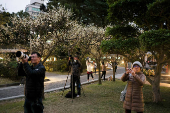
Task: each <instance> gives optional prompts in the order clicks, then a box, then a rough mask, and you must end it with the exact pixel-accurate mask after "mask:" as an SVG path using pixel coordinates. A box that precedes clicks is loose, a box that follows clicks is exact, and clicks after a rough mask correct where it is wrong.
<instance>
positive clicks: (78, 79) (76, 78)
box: [70, 75, 81, 95]
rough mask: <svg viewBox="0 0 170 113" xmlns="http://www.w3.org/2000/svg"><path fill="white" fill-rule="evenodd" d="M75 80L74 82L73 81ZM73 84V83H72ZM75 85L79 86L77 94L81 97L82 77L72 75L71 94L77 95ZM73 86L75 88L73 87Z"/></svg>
mask: <svg viewBox="0 0 170 113" xmlns="http://www.w3.org/2000/svg"><path fill="white" fill-rule="evenodd" d="M72 79H73V80H72ZM72 82H73V83H72ZM75 83H76V84H77V94H78V95H81V83H80V77H79V76H74V75H71V81H70V87H71V93H72V91H73V95H75ZM72 84H73V87H72Z"/></svg>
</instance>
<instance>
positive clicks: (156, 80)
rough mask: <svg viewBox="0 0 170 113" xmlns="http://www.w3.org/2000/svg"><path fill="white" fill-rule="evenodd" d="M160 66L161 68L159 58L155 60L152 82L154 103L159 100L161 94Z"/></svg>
mask: <svg viewBox="0 0 170 113" xmlns="http://www.w3.org/2000/svg"><path fill="white" fill-rule="evenodd" d="M159 59H160V58H159ZM161 68H162V65H161V64H160V60H159V61H158V62H157V67H156V73H155V77H154V82H153V85H152V91H153V101H154V102H156V103H158V102H159V101H161V95H160V77H161Z"/></svg>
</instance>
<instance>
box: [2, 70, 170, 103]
mask: <svg viewBox="0 0 170 113" xmlns="http://www.w3.org/2000/svg"><path fill="white" fill-rule="evenodd" d="M124 72H125V69H124V67H118V69H117V72H116V76H115V77H116V78H117V79H120V78H121V76H122V74H123V73H124ZM93 76H94V79H95V81H97V80H98V73H96V74H95V73H93ZM109 76H113V70H108V71H107V72H106V78H108V77H109ZM46 77H47V78H48V79H50V81H47V82H45V83H44V85H45V92H50V91H55V90H57V89H63V87H64V85H65V81H66V79H67V75H57V74H55V73H51V72H46ZM80 80H81V83H82V84H84V83H87V75H86V74H83V75H82V76H81V79H80ZM91 80H92V79H91V77H90V81H91ZM146 84H149V83H148V82H146ZM66 85H67V87H69V85H70V76H69V77H68V80H67V84H66ZM160 86H165V87H170V84H166V83H160ZM18 97H24V85H21V86H10V87H3V88H0V101H1V100H8V99H14V98H18Z"/></svg>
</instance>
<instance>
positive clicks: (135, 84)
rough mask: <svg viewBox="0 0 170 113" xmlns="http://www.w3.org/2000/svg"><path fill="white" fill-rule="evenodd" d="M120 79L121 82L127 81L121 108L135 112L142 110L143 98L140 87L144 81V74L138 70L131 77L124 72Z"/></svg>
mask: <svg viewBox="0 0 170 113" xmlns="http://www.w3.org/2000/svg"><path fill="white" fill-rule="evenodd" d="M121 80H122V81H123V82H125V81H127V82H128V86H127V92H126V97H125V101H124V103H123V108H124V109H129V110H132V111H136V112H143V111H144V100H143V92H142V87H143V85H144V83H145V81H146V77H145V75H144V74H143V73H142V72H140V73H137V74H136V76H135V77H133V76H132V75H131V76H130V77H129V75H127V74H125V73H124V74H123V76H122V77H121Z"/></svg>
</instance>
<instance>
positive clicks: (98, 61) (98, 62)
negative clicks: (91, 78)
mask: <svg viewBox="0 0 170 113" xmlns="http://www.w3.org/2000/svg"><path fill="white" fill-rule="evenodd" d="M97 67H98V69H99V84H102V82H101V75H100V58H99V59H98V60H97Z"/></svg>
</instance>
